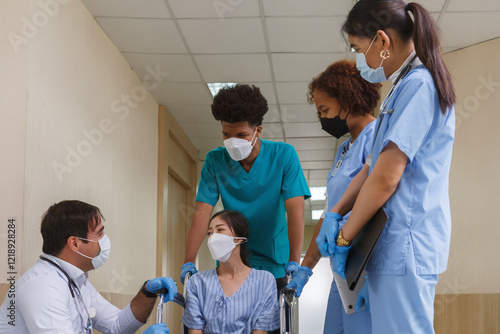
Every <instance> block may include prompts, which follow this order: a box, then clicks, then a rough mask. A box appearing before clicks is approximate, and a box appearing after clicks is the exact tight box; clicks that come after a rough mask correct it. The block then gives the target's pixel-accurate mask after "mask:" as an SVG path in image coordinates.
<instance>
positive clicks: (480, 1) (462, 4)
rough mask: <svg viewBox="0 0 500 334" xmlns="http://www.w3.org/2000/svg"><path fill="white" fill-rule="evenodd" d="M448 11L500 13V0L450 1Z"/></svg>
mask: <svg viewBox="0 0 500 334" xmlns="http://www.w3.org/2000/svg"><path fill="white" fill-rule="evenodd" d="M447 10H448V11H450V12H454V11H471V12H473V11H482V12H485V11H495V10H497V11H500V1H498V0H474V1H471V0H450V3H449V5H448V8H447Z"/></svg>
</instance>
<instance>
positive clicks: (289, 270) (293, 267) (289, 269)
mask: <svg viewBox="0 0 500 334" xmlns="http://www.w3.org/2000/svg"><path fill="white" fill-rule="evenodd" d="M297 270H299V264H298V263H297V262H295V261H288V263H287V264H286V267H285V272H286V274H287V275H290V274H292V276H293V275H295V273H296V272H297Z"/></svg>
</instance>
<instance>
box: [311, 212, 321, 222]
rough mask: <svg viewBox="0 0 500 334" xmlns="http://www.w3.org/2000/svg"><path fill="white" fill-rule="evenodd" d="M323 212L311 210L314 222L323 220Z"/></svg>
mask: <svg viewBox="0 0 500 334" xmlns="http://www.w3.org/2000/svg"><path fill="white" fill-rule="evenodd" d="M322 213H323V210H311V218H312V219H313V220H319V219H320V218H321V214H322Z"/></svg>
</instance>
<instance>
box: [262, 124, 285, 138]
mask: <svg viewBox="0 0 500 334" xmlns="http://www.w3.org/2000/svg"><path fill="white" fill-rule="evenodd" d="M262 138H263V139H276V138H283V127H282V126H281V123H267V124H266V125H265V126H263V127H262Z"/></svg>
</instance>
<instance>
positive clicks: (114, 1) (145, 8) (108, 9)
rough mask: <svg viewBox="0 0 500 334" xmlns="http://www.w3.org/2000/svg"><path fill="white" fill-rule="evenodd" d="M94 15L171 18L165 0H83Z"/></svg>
mask: <svg viewBox="0 0 500 334" xmlns="http://www.w3.org/2000/svg"><path fill="white" fill-rule="evenodd" d="M82 3H83V4H84V5H85V7H87V9H88V10H89V12H91V13H92V15H94V16H115V17H143V18H169V17H170V15H169V13H168V10H167V7H166V6H165V3H164V2H163V0H147V1H137V0H106V1H103V0H82Z"/></svg>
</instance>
